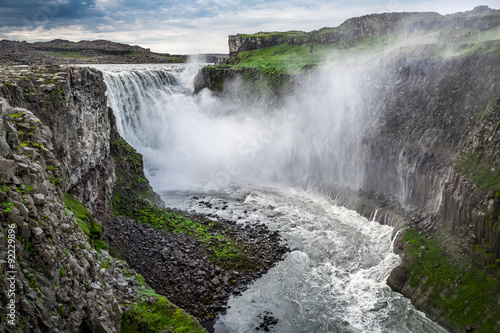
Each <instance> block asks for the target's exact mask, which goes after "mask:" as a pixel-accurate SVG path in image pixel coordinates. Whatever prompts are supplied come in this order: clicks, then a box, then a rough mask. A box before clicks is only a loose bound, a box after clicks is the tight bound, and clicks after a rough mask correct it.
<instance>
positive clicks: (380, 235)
mask: <svg viewBox="0 0 500 333" xmlns="http://www.w3.org/2000/svg"><path fill="white" fill-rule="evenodd" d="M97 67H98V68H99V69H100V70H102V71H103V73H104V79H105V81H106V84H107V86H108V92H107V94H108V98H109V104H110V106H111V107H112V108H113V110H114V112H115V114H116V117H117V123H118V128H119V131H120V132H121V134H122V135H123V136H124V137H125V139H126V140H128V141H129V142H130V143H131V144H132V145H133V146H134V147H135V148H136V149H137V150H138V151H139V152H141V153H142V154H143V155H144V158H145V167H146V173H147V176H148V178H149V179H150V181H151V183H152V185H153V187H154V188H155V189H156V190H157V191H160V192H161V193H162V194H163V198H164V200H165V202H166V203H167V205H168V206H171V207H177V208H181V209H185V210H195V211H198V212H200V213H207V214H213V215H218V216H221V217H224V218H227V219H234V220H237V221H239V223H257V222H262V223H266V224H267V225H268V226H269V227H270V228H271V229H273V230H279V231H280V232H281V234H282V236H283V237H284V239H285V240H286V242H287V243H288V244H289V245H290V247H291V248H292V252H291V253H290V254H289V255H287V257H286V259H285V260H284V261H282V262H280V263H279V264H278V265H277V266H276V267H274V268H273V269H271V270H270V271H269V273H268V274H266V275H265V276H264V277H262V278H261V279H259V280H257V281H256V282H255V283H254V284H253V285H252V286H251V287H250V288H249V289H248V290H247V291H245V292H244V293H243V295H241V296H236V297H232V298H231V299H230V302H229V306H230V307H231V308H230V309H229V310H228V312H227V314H225V315H222V316H221V319H222V320H223V321H224V322H225V323H226V324H227V325H229V326H231V327H232V329H233V330H234V332H255V327H256V326H259V320H260V318H262V316H263V315H264V314H265V313H272V315H273V317H275V318H277V319H278V323H277V324H275V325H272V327H270V329H271V330H272V331H274V332H284V333H285V332H286V333H293V332H445V331H444V330H443V329H442V328H441V327H439V326H438V325H437V324H435V323H433V322H432V321H430V320H429V319H427V318H426V317H425V316H424V315H423V314H422V313H420V312H418V311H416V310H415V309H414V308H413V307H412V306H411V304H410V302H409V301H408V300H407V299H405V298H403V297H402V296H401V295H399V294H396V293H393V292H392V291H391V290H390V288H389V287H388V286H387V285H386V283H385V280H386V278H387V276H388V274H389V273H390V271H391V270H392V269H393V268H394V267H395V266H396V265H397V264H398V263H399V258H398V257H397V256H396V255H394V254H393V253H392V243H391V234H392V228H391V227H389V226H382V225H380V224H378V223H376V222H370V221H368V220H366V219H365V218H363V217H361V216H359V215H358V214H356V213H355V212H352V211H349V210H347V209H345V208H342V207H338V206H335V205H334V204H333V203H332V202H331V201H330V200H328V199H326V198H324V197H322V196H320V195H317V194H314V193H313V192H311V191H304V190H297V189H293V188H292V187H291V186H293V185H298V184H300V185H306V187H308V188H312V189H313V188H314V186H315V184H318V185H320V184H321V183H331V184H341V185H344V186H351V187H353V188H357V187H359V186H360V185H361V181H362V178H363V163H362V161H363V154H362V151H361V149H360V142H359V140H360V135H359V133H361V132H362V131H363V130H364V128H366V126H368V125H367V124H368V123H369V121H373V118H368V115H367V108H366V101H367V100H369V98H366V96H367V95H369V94H368V91H369V90H367V89H366V84H365V85H363V84H362V83H360V82H363V78H364V77H363V71H362V70H353V68H337V69H336V70H335V71H329V72H325V73H321V74H320V75H318V76H317V77H315V78H314V79H312V78H311V80H310V81H308V82H307V84H305V85H304V86H303V87H302V90H301V93H300V94H297V95H295V96H293V97H290V99H289V100H288V101H287V102H286V103H285V104H284V106H282V107H280V108H272V107H271V108H270V107H260V106H258V105H255V104H248V101H247V100H244V98H243V97H241V96H243V94H241V96H239V95H238V90H237V89H234V91H235V92H236V94H235V95H233V96H231V98H228V99H224V98H218V97H215V96H213V95H212V94H211V93H210V92H209V91H207V90H204V91H202V92H201V93H199V94H196V95H195V94H193V93H192V88H191V87H192V84H191V83H190V82H192V78H193V76H194V73H195V72H196V71H197V69H198V68H193V67H190V66H140V67H128V66H97ZM313 83H314V84H313ZM363 87H365V89H363ZM361 96H363V98H362V97H361ZM239 97H241V98H239ZM263 184H265V185H263ZM270 184H274V185H270ZM194 193H196V196H194V195H193V194H194ZM200 201H205V202H206V201H211V202H212V205H208V206H211V207H212V208H208V206H207V205H202V204H200ZM223 205H224V206H227V208H226V209H224V210H222V209H221V210H219V209H218V208H217V207H222V206H223ZM266 311H267V312H266ZM259 315H260V317H259Z"/></svg>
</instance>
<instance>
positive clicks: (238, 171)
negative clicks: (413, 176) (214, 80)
mask: <svg viewBox="0 0 500 333" xmlns="http://www.w3.org/2000/svg"><path fill="white" fill-rule="evenodd" d="M99 69H101V70H103V72H104V79H105V81H106V83H107V85H108V98H109V104H110V106H111V108H112V109H113V110H116V111H115V113H116V116H117V125H118V129H119V131H120V132H121V134H122V135H123V136H124V137H125V139H127V140H128V141H129V142H130V143H131V144H132V145H133V146H134V147H135V148H136V149H138V150H139V152H140V153H141V154H143V156H144V159H145V167H146V172H147V175H148V177H149V179H150V180H151V182H152V184H153V186H154V187H155V189H156V190H159V191H163V190H188V189H191V190H192V189H205V190H210V189H221V188H224V187H227V186H228V185H229V184H231V183H241V182H260V183H266V182H278V183H285V184H292V185H301V186H315V185H320V184H340V185H344V186H346V185H347V186H351V187H353V188H359V187H360V186H361V183H362V180H363V171H364V162H363V152H362V149H361V142H360V140H361V139H360V138H361V136H360V135H359V134H360V133H362V132H363V130H364V129H365V127H366V126H367V125H368V124H369V123H370V122H369V118H368V117H367V114H366V113H367V110H368V108H367V107H366V103H367V102H368V101H369V98H367V97H368V95H369V94H368V93H367V92H368V89H367V85H368V86H369V84H370V79H369V78H367V76H366V72H365V71H364V69H362V68H360V66H359V64H357V65H352V66H349V65H348V66H343V67H339V68H335V69H331V70H328V71H325V72H321V73H317V74H315V75H310V76H308V77H307V79H306V80H305V81H304V82H303V83H302V84H299V85H298V86H299V87H298V88H297V89H296V90H295V93H294V94H293V95H291V96H289V97H287V98H286V99H285V102H284V103H283V104H282V105H281V106H280V107H269V106H263V105H258V104H256V103H253V104H248V103H247V102H248V101H246V100H245V101H242V99H239V96H238V94H239V93H241V94H242V95H243V94H244V91H241V90H238V89H232V91H233V95H232V96H228V97H218V96H214V95H213V94H212V92H210V91H209V90H206V89H204V90H202V91H201V92H200V93H198V94H193V90H192V80H193V78H194V76H195V74H196V72H197V70H198V69H199V67H195V66H194V65H191V66H154V65H151V66H149V65H148V66H142V67H135V68H123V67H121V68H120V69H118V68H114V67H112V66H110V67H99ZM238 87H239V89H244V88H245V86H244V84H243V85H241V84H240V85H238Z"/></svg>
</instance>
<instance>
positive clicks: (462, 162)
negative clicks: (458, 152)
mask: <svg viewBox="0 0 500 333" xmlns="http://www.w3.org/2000/svg"><path fill="white" fill-rule="evenodd" d="M455 162H456V164H457V165H458V166H459V168H460V170H461V172H462V173H463V174H464V175H465V176H466V177H467V178H469V179H470V180H471V181H472V182H473V183H474V185H476V189H477V190H478V191H490V190H491V191H499V190H500V173H498V172H497V171H496V170H495V168H494V166H493V163H492V161H491V159H489V158H487V157H484V156H483V153H482V152H481V151H479V152H473V153H466V154H463V155H462V156H460V157H459V158H458V159H457V160H456V161H455Z"/></svg>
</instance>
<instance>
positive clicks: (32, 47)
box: [0, 39, 187, 65]
mask: <svg viewBox="0 0 500 333" xmlns="http://www.w3.org/2000/svg"><path fill="white" fill-rule="evenodd" d="M186 61H187V55H171V54H169V53H155V52H151V51H150V50H149V49H145V48H142V47H140V46H136V45H127V44H122V43H115V42H111V41H107V40H94V41H80V42H71V41H68V40H62V39H55V40H52V41H50V42H36V43H28V42H17V41H10V40H1V41H0V65H49V64H53V65H57V64H115V63H116V64H129V63H130V64H147V63H173V62H177V63H178V62H181V63H182V62H186Z"/></svg>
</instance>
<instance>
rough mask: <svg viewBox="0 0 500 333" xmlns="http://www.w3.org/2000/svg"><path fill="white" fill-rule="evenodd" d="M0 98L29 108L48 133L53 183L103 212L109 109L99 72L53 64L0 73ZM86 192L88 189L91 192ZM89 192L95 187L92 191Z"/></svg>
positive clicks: (108, 179)
mask: <svg viewBox="0 0 500 333" xmlns="http://www.w3.org/2000/svg"><path fill="white" fill-rule="evenodd" d="M0 78H1V79H3V80H2V81H4V83H0V95H2V96H5V97H6V98H7V99H8V100H9V103H10V104H12V105H14V106H18V107H24V108H27V109H29V110H31V111H32V112H33V113H34V114H35V115H36V116H37V117H38V118H39V119H40V120H41V121H42V123H43V124H44V125H46V126H48V128H50V129H51V130H52V132H53V133H57V135H55V136H54V137H53V138H52V142H53V144H54V148H55V154H56V160H57V162H56V163H55V165H54V167H55V168H57V169H60V171H61V176H60V178H59V180H58V181H60V182H61V183H62V189H63V191H64V192H70V193H71V194H73V196H74V197H75V198H77V199H78V200H79V201H80V202H82V203H83V204H85V205H86V206H87V207H90V208H91V210H92V211H93V212H94V213H97V214H103V213H104V212H105V210H106V207H107V206H108V204H109V202H108V201H109V198H110V197H111V193H112V187H113V177H114V169H113V161H112V158H111V156H110V133H111V132H110V131H111V125H110V121H109V111H108V107H107V102H106V96H105V92H106V86H105V84H104V82H103V81H102V74H101V73H100V72H98V71H95V70H92V69H88V68H61V67H59V66H51V67H40V68H35V69H18V68H16V69H12V70H8V69H6V70H4V71H0ZM91 189H92V190H91ZM93 189H99V191H94V190H93Z"/></svg>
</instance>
